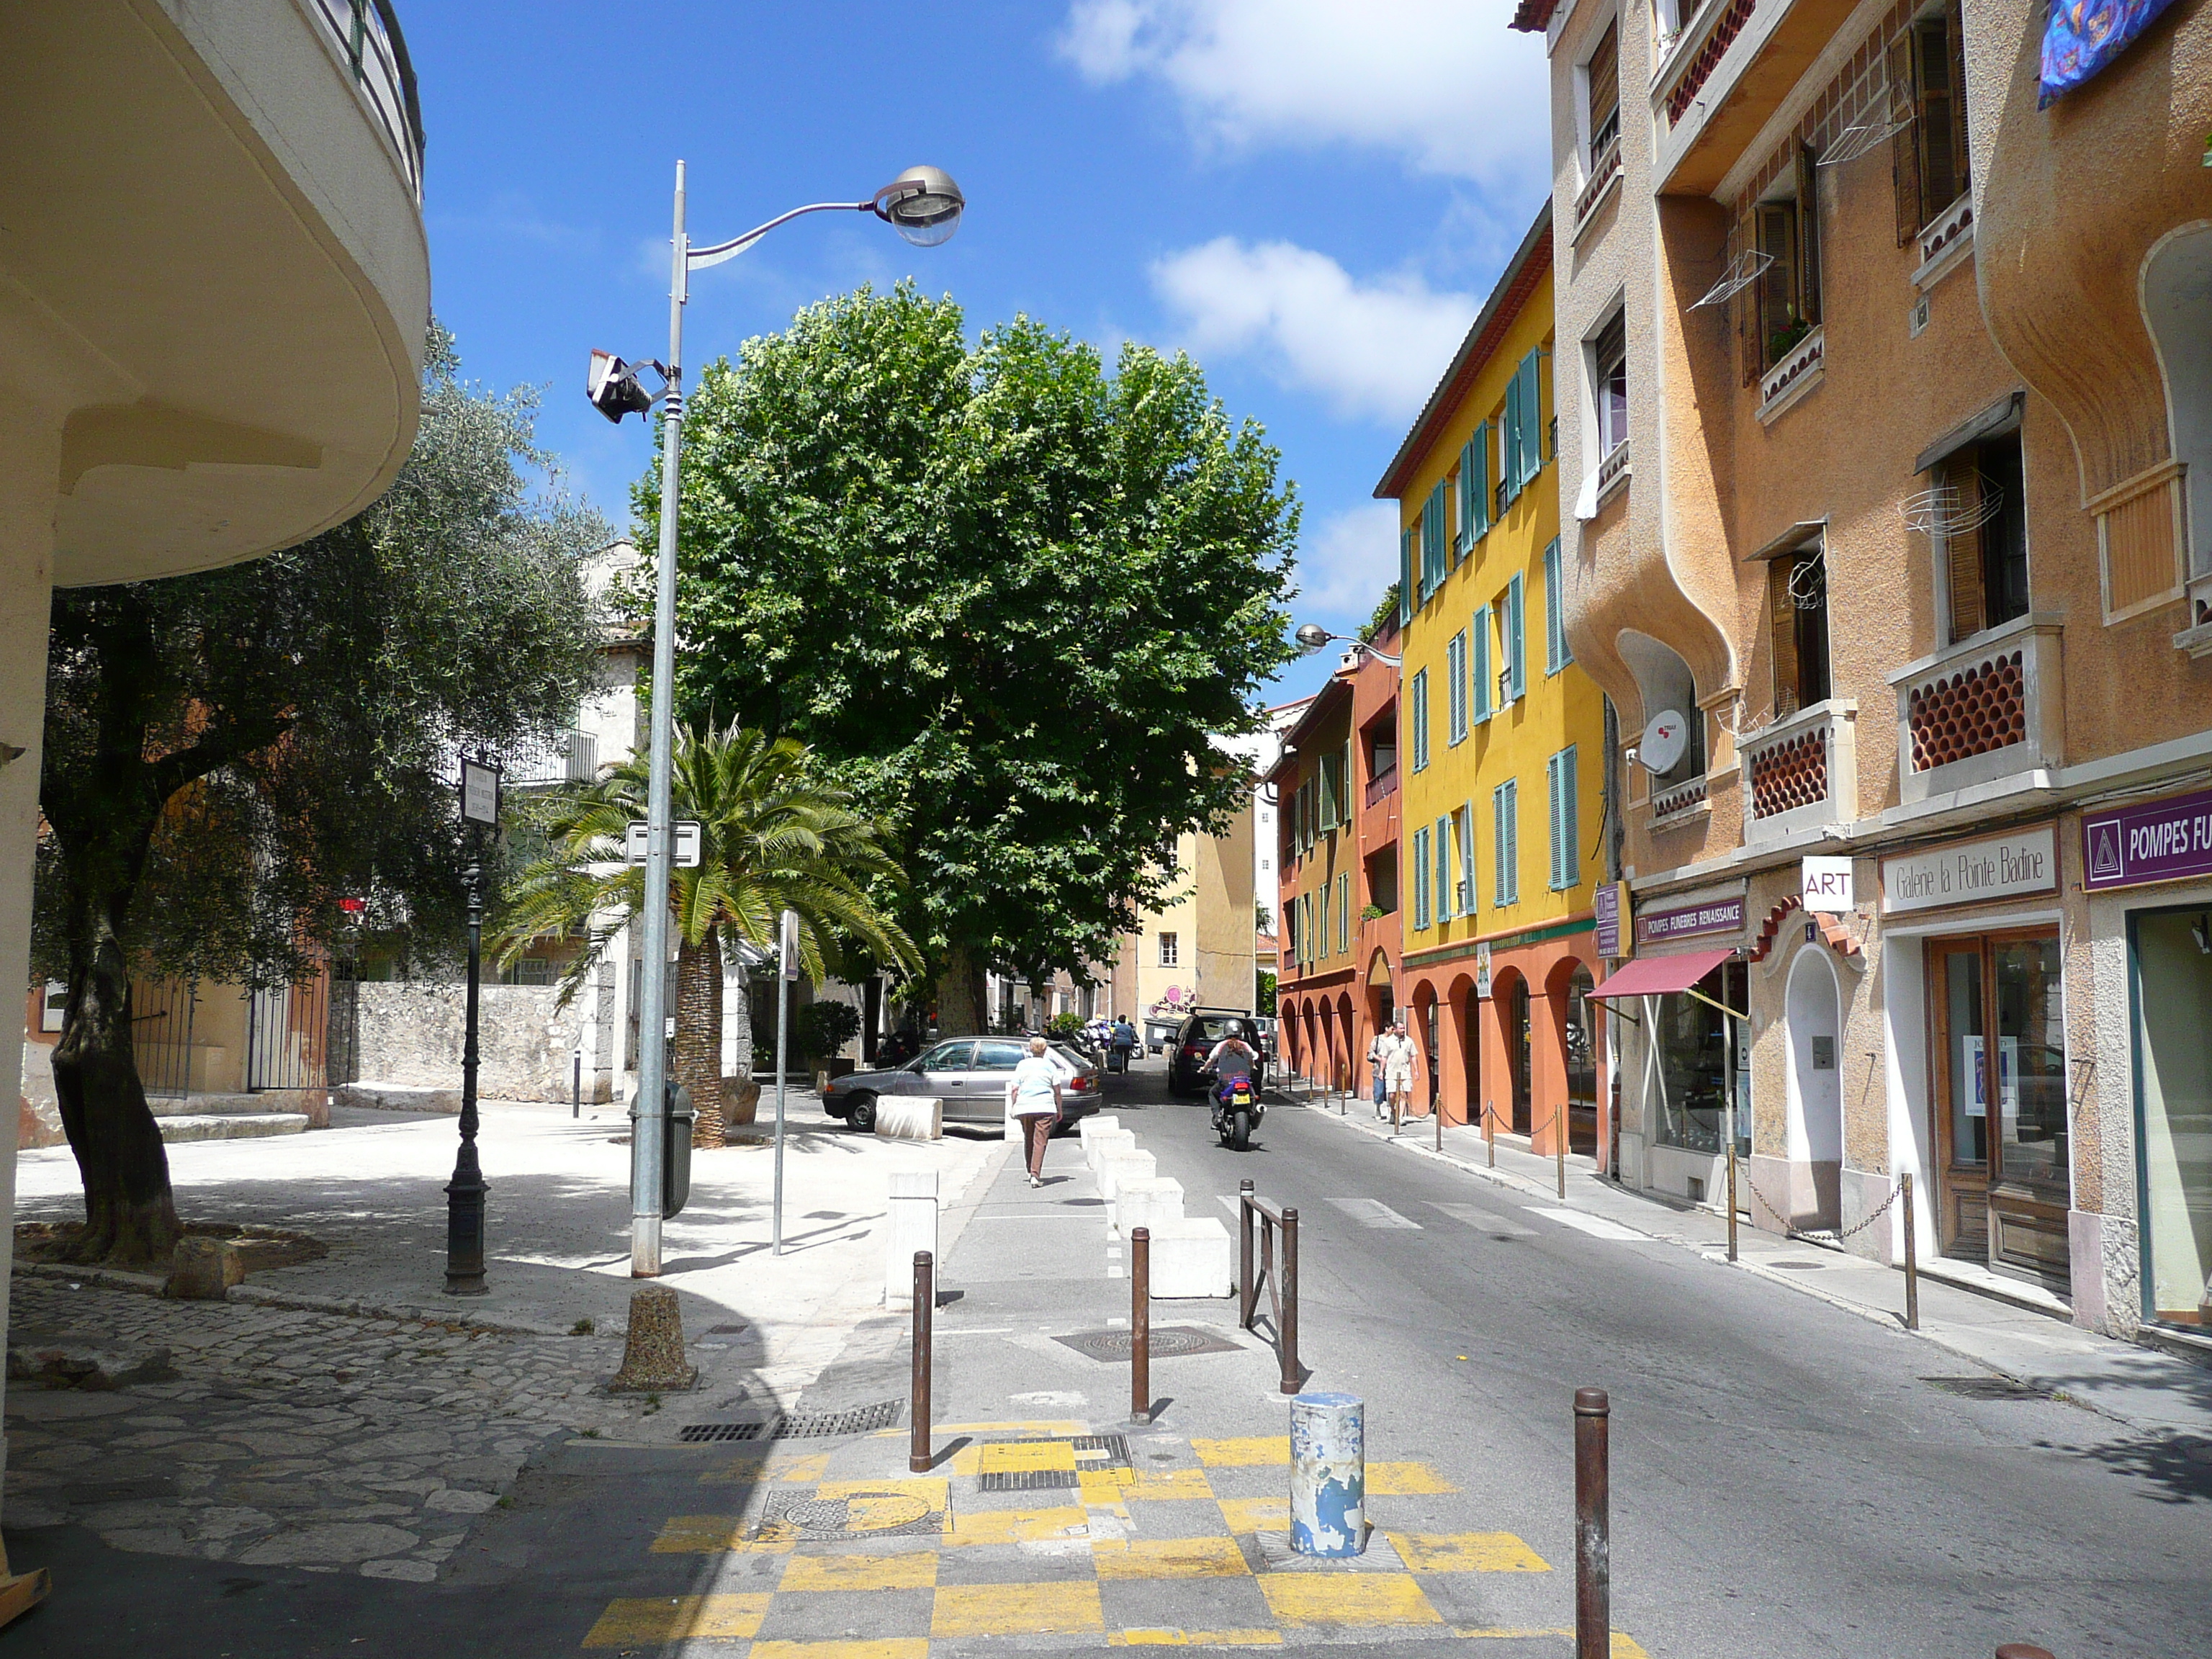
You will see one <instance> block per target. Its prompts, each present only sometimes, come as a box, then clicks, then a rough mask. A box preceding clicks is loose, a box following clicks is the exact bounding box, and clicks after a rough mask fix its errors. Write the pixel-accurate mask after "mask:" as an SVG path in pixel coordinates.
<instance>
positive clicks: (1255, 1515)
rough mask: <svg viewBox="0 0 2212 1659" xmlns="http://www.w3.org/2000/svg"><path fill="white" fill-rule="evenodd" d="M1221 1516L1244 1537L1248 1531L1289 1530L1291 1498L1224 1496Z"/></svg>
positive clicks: (1233, 1530)
mask: <svg viewBox="0 0 2212 1659" xmlns="http://www.w3.org/2000/svg"><path fill="white" fill-rule="evenodd" d="M1220 1503H1221V1518H1222V1519H1223V1520H1224V1521H1225V1522H1228V1524H1229V1530H1230V1531H1231V1532H1233V1533H1235V1534H1237V1535H1238V1536H1239V1537H1242V1536H1243V1534H1246V1533H1248V1532H1288V1531H1289V1530H1290V1529H1291V1500H1290V1499H1289V1498H1222V1499H1221V1500H1220Z"/></svg>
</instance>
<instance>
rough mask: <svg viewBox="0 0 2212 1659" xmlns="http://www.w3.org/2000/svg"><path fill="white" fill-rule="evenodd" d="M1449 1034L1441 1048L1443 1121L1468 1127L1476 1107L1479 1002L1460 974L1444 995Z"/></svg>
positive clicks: (1478, 1098)
mask: <svg viewBox="0 0 2212 1659" xmlns="http://www.w3.org/2000/svg"><path fill="white" fill-rule="evenodd" d="M1444 1007H1445V1012H1446V1017H1445V1018H1444V1019H1443V1022H1442V1024H1443V1028H1444V1030H1445V1031H1446V1032H1447V1033H1449V1037H1448V1040H1447V1042H1446V1043H1445V1045H1444V1059H1443V1073H1444V1075H1443V1093H1442V1096H1441V1098H1442V1102H1443V1108H1442V1109H1443V1115H1444V1121H1445V1122H1447V1123H1472V1122H1474V1121H1475V1112H1476V1110H1477V1109H1478V1107H1479V1106H1480V1103H1481V1100H1482V1095H1481V1081H1482V1001H1481V999H1480V998H1479V997H1477V996H1476V995H1475V994H1474V975H1472V974H1462V975H1459V976H1458V977H1457V978H1456V979H1455V980H1453V981H1452V982H1451V984H1450V986H1449V987H1447V989H1446V990H1445V992H1444Z"/></svg>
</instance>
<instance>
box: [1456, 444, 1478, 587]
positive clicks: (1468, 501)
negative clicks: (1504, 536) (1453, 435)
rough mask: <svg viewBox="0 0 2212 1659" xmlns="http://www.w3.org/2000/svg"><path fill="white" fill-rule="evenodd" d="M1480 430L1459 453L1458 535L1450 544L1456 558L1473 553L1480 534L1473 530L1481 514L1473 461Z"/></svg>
mask: <svg viewBox="0 0 2212 1659" xmlns="http://www.w3.org/2000/svg"><path fill="white" fill-rule="evenodd" d="M1481 430H1482V429H1481V428H1480V427H1478V428H1475V432H1476V437H1475V438H1474V439H1470V440H1469V441H1468V445H1467V447H1465V448H1464V449H1462V450H1461V451H1460V453H1459V534H1458V536H1457V537H1456V538H1454V540H1453V542H1452V551H1453V554H1454V556H1455V557H1457V558H1465V557H1466V556H1468V554H1470V553H1472V552H1474V538H1476V537H1477V536H1480V534H1481V533H1482V532H1480V530H1477V529H1476V528H1475V526H1476V525H1477V524H1478V523H1479V522H1480V517H1481V512H1482V507H1481V501H1482V480H1481V477H1480V473H1479V471H1478V470H1477V468H1478V463H1477V462H1476V460H1475V459H1474V458H1475V453H1476V447H1477V442H1478V441H1479V440H1480V435H1481Z"/></svg>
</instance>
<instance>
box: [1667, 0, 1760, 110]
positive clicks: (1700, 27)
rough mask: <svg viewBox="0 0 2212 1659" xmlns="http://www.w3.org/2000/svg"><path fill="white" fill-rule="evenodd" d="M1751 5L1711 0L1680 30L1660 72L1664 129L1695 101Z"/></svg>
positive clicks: (1740, 29) (1745, 1)
mask: <svg viewBox="0 0 2212 1659" xmlns="http://www.w3.org/2000/svg"><path fill="white" fill-rule="evenodd" d="M1752 9H1753V0H1728V3H1727V4H1725V5H1722V4H1719V3H1717V0H1715V3H1711V4H1707V5H1705V6H1703V7H1701V8H1699V13H1698V15H1696V16H1695V17H1693V18H1692V19H1691V20H1690V21H1689V24H1688V26H1687V27H1685V28H1684V29H1683V31H1682V33H1681V35H1680V37H1679V38H1678V39H1677V40H1676V41H1675V44H1674V50H1673V51H1672V52H1670V53H1669V54H1668V63H1667V65H1666V67H1665V68H1664V69H1663V70H1662V71H1661V74H1662V76H1663V77H1664V82H1663V84H1664V86H1665V88H1666V89H1665V90H1664V91H1663V92H1662V94H1660V105H1661V107H1662V108H1663V109H1664V110H1665V111H1666V112H1667V125H1668V126H1670V127H1672V126H1674V125H1678V124H1679V123H1680V121H1681V119H1682V115H1683V112H1685V111H1686V110H1687V109H1688V108H1689V107H1690V106H1691V105H1692V104H1693V103H1695V102H1696V101H1697V98H1698V94H1699V93H1700V92H1702V91H1703V90H1704V89H1705V82H1706V80H1707V79H1708V78H1709V77H1710V76H1711V74H1712V72H1713V70H1715V69H1717V68H1718V67H1719V65H1720V61H1721V59H1722V58H1724V57H1725V56H1727V54H1728V49H1729V46H1732V45H1734V44H1735V38H1736V36H1737V35H1739V34H1741V33H1743V26H1744V25H1745V24H1746V23H1747V22H1749V21H1751V14H1752Z"/></svg>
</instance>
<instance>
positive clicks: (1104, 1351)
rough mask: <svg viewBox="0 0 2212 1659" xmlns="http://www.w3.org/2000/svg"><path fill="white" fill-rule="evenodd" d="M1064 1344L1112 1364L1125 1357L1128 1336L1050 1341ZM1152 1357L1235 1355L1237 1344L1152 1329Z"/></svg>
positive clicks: (1091, 1334)
mask: <svg viewBox="0 0 2212 1659" xmlns="http://www.w3.org/2000/svg"><path fill="white" fill-rule="evenodd" d="M1053 1340H1054V1341H1056V1342H1064V1343H1066V1345H1067V1346H1069V1347H1071V1348H1073V1349H1074V1350H1075V1351H1076V1352H1078V1353H1080V1354H1088V1355H1089V1356H1090V1357H1091V1358H1093V1359H1097V1360H1103V1361H1104V1362H1105V1363H1107V1364H1114V1363H1115V1362H1116V1361H1118V1360H1124V1359H1127V1358H1128V1357H1129V1345H1130V1340H1131V1339H1130V1335H1129V1333H1128V1332H1127V1331H1084V1332H1081V1333H1079V1334H1076V1335H1074V1336H1061V1337H1055V1338H1054V1339H1053ZM1237 1352H1241V1349H1240V1348H1239V1346H1238V1345H1237V1343H1234V1342H1231V1341H1227V1340H1224V1339H1223V1338H1221V1337H1218V1336H1217V1335H1215V1334H1213V1333H1212V1331H1209V1330H1204V1329H1201V1328H1200V1327H1198V1326H1196V1325H1156V1326H1154V1327H1153V1328H1152V1358H1155V1359H1170V1358H1176V1357H1178V1356H1180V1355H1183V1354H1194V1353H1237Z"/></svg>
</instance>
